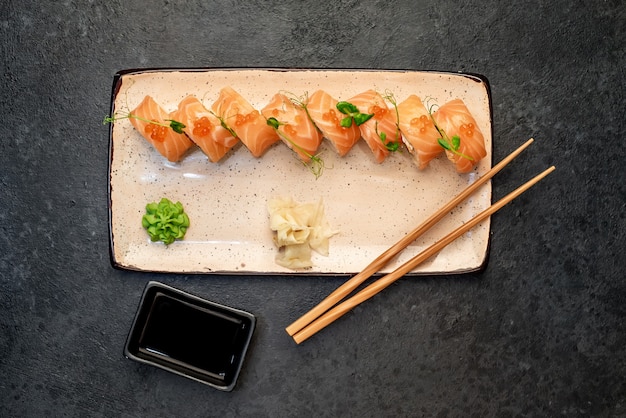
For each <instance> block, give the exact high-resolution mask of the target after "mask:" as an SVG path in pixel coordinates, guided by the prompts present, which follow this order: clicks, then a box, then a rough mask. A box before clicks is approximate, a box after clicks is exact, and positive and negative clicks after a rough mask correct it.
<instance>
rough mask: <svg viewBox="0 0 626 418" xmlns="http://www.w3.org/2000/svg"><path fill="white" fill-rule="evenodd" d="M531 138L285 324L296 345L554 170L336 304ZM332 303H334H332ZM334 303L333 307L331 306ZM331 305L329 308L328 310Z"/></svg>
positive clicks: (515, 191)
mask: <svg viewBox="0 0 626 418" xmlns="http://www.w3.org/2000/svg"><path fill="white" fill-rule="evenodd" d="M532 142H533V139H532V138H531V139H529V140H528V141H526V142H525V143H524V144H523V145H522V146H520V147H519V148H518V149H516V150H515V151H513V152H512V153H511V154H510V155H509V156H507V157H506V158H505V159H504V160H502V161H501V162H500V163H498V164H497V165H495V166H494V167H493V168H492V169H491V170H489V171H488V172H487V173H485V174H484V175H483V176H481V177H480V178H479V179H478V180H476V181H475V182H474V183H472V184H471V185H470V186H468V187H467V188H466V189H465V190H463V191H462V192H461V193H460V194H459V195H457V196H456V197H455V198H454V199H452V200H451V201H450V202H449V203H447V204H446V205H445V206H443V207H442V208H440V209H439V210H438V211H437V212H435V213H434V214H433V215H432V216H431V217H430V218H428V219H427V220H426V221H425V222H424V223H422V224H421V225H420V226H418V227H417V228H415V229H414V230H413V231H411V232H410V233H409V234H407V235H405V236H404V237H403V238H402V239H401V240H400V241H398V242H397V243H396V244H394V245H393V246H391V247H390V248H389V249H388V250H387V251H385V252H384V253H382V254H381V255H380V256H378V258H376V259H375V260H374V261H372V262H371V263H370V264H369V265H368V266H367V267H365V269H364V270H363V271H361V272H360V273H358V274H357V275H355V276H354V277H352V278H351V279H350V280H348V281H347V282H345V283H344V284H343V285H341V286H340V287H338V288H337V289H336V290H335V291H334V292H333V293H331V294H330V295H329V296H328V297H326V299H324V300H323V301H322V302H320V303H319V304H318V305H317V306H315V307H314V308H313V309H311V310H310V311H309V312H307V313H306V314H304V315H303V316H302V317H300V318H299V319H298V320H296V321H295V322H294V323H292V324H291V325H289V326H288V327H287V328H286V331H287V333H288V334H289V335H290V336H291V337H292V338H293V339H294V341H295V342H296V343H297V344H300V343H301V342H302V341H304V340H306V339H308V338H309V337H311V336H312V335H314V334H315V333H317V332H318V331H320V330H322V329H323V328H325V327H326V326H328V325H329V324H331V323H332V322H334V321H335V320H336V319H338V318H340V317H341V316H343V315H344V314H345V313H347V312H348V311H350V310H351V309H353V308H354V307H356V306H357V305H359V304H361V303H363V302H365V301H366V300H368V299H369V298H371V297H373V296H374V295H376V294H377V293H379V292H380V291H382V290H383V289H385V288H386V287H387V286H389V285H391V284H392V283H393V282H395V281H397V280H398V279H400V278H401V277H402V276H404V275H405V274H407V273H409V272H410V271H411V270H413V269H414V268H415V267H417V266H418V265H419V264H421V263H422V262H424V261H426V260H427V259H429V258H430V257H432V256H433V255H435V254H436V253H438V252H439V251H441V250H442V249H443V248H444V247H445V246H447V245H448V244H450V243H451V242H452V241H454V240H455V239H457V238H458V237H459V236H461V235H463V234H464V233H466V232H467V231H469V230H470V229H472V228H473V227H474V226H476V225H477V224H479V223H480V222H482V221H484V220H485V219H487V218H488V217H489V216H491V215H492V214H494V213H495V212H496V211H498V210H499V209H500V208H502V207H503V206H505V205H506V204H508V203H509V202H511V201H512V200H513V199H515V198H516V197H518V196H519V195H521V194H522V193H524V192H525V191H526V190H528V189H529V188H531V187H532V186H534V185H535V184H536V183H537V182H539V181H540V180H541V179H543V178H544V177H545V176H547V175H548V174H550V173H551V172H552V171H554V169H555V167H554V166H552V167H550V168H548V169H547V170H545V171H544V172H542V173H541V174H539V175H537V176H535V177H534V178H533V179H531V180H529V181H528V182H526V183H525V184H523V185H522V186H520V187H518V188H517V189H515V190H514V191H512V192H511V193H509V194H508V195H506V196H505V197H503V198H502V199H500V200H499V201H498V202H496V203H494V204H493V205H491V206H490V207H489V208H487V209H485V210H484V211H482V212H481V213H479V214H478V215H476V216H475V217H474V218H472V219H471V220H470V221H468V222H466V223H464V224H463V225H461V226H460V227H458V228H457V229H455V230H454V231H452V232H450V233H449V234H448V235H446V236H445V237H444V238H442V239H441V240H439V241H437V242H435V243H434V244H433V245H431V246H430V247H428V248H426V249H425V250H424V251H422V252H421V253H419V254H418V255H416V256H414V257H413V258H411V259H410V260H409V261H407V262H406V263H404V264H402V265H401V266H400V267H398V268H397V269H396V270H394V271H392V272H391V273H389V274H387V275H385V276H383V277H382V278H380V279H378V280H377V281H375V282H374V283H372V284H370V285H369V286H367V287H366V288H365V289H363V290H361V291H360V292H358V293H357V294H355V295H354V296H352V297H351V298H349V299H347V300H345V301H344V302H342V303H340V304H339V305H336V304H337V303H338V302H339V301H340V300H342V299H343V298H345V297H346V296H348V294H350V293H351V292H352V291H353V290H354V289H356V288H357V287H358V286H359V285H360V284H362V283H363V282H365V280H367V279H368V278H369V277H370V276H372V275H373V274H374V273H376V272H377V271H379V270H380V269H381V268H382V267H384V266H385V265H386V264H387V263H388V262H389V260H391V259H392V258H393V257H394V256H396V255H397V254H398V253H399V252H400V251H402V250H403V249H405V248H406V247H407V246H408V245H409V244H410V243H412V242H413V241H415V240H416V239H417V238H418V237H419V236H420V235H422V234H423V233H424V232H426V231H427V230H428V229H430V228H431V227H432V226H433V225H435V224H436V223H437V222H439V221H440V220H441V219H442V218H443V217H444V216H445V215H446V214H448V213H449V212H450V211H451V210H452V209H453V208H454V207H456V206H457V205H458V204H459V203H461V202H462V201H463V200H465V199H466V198H467V197H469V196H470V195H471V194H472V193H474V192H475V191H476V190H477V189H478V188H479V187H480V186H482V185H483V184H485V183H486V182H487V181H488V180H489V179H491V178H492V177H493V176H494V175H496V174H497V173H498V172H499V171H500V170H502V169H503V168H504V167H505V166H506V165H507V164H509V163H510V162H511V161H512V160H513V159H514V158H515V157H517V156H518V155H519V154H520V153H521V152H522V151H523V150H525V149H526V148H527V147H528V146H529V145H530V144H531V143H532ZM335 305H336V306H335ZM333 306H334V308H333ZM331 308H332V309H331Z"/></svg>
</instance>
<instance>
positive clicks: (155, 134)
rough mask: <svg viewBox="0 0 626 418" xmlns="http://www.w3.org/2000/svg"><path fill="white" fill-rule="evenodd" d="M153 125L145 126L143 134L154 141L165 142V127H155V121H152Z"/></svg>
mask: <svg viewBox="0 0 626 418" xmlns="http://www.w3.org/2000/svg"><path fill="white" fill-rule="evenodd" d="M152 122H153V123H148V124H146V127H145V132H146V134H147V135H149V136H150V138H152V139H153V140H154V141H157V142H163V141H165V136H166V135H167V129H168V128H167V127H165V126H161V125H157V123H159V122H158V121H157V120H154V119H153V120H152Z"/></svg>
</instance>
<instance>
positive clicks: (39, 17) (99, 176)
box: [0, 0, 626, 417]
mask: <svg viewBox="0 0 626 418" xmlns="http://www.w3.org/2000/svg"><path fill="white" fill-rule="evenodd" d="M625 29H626V6H625V4H624V2H623V1H621V0H598V1H590V0H589V1H566V0H553V1H532V0H522V1H515V2H500V1H494V0H483V1H480V2H471V1H467V0H440V1H423V0H420V1H397V2H393V1H373V0H361V1H339V0H338V1H333V2H326V1H315V2H300V1H295V0H288V1H258V0H256V1H250V0H249V1H226V0H221V1H213V2H209V1H200V0H190V1H186V2H183V1H174V0H172V1H167V0H161V1H156V0H149V1H122V0H109V1H105V2H95V1H91V0H66V1H59V2H56V1H54V2H53V1H49V0H46V1H33V0H19V1H17V0H8V1H6V0H5V1H4V2H2V5H0V48H1V49H0V58H1V62H2V64H1V65H2V70H1V73H0V88H1V90H0V91H1V94H0V120H1V123H0V201H1V209H0V221H1V222H0V228H1V229H0V231H1V233H0V415H2V416H6V417H17V416H37V417H40V416H81V417H84V416H107V417H116V416H152V417H158V416H163V417H165V416H167V417H170V416H221V417H226V416H242V417H263V416H355V417H357V416H358V417H380V416H454V417H468V416H477V417H485V416H504V417H506V416H529V417H530V416H533V417H535V416H568V417H572V416H602V417H608V416H626V383H625V377H624V376H626V352H625V344H626V335H625V332H626V324H625V322H624V320H625V318H626V304H625V302H624V299H625V296H626V282H625V281H624V271H625V267H626V263H625V262H624V253H625V251H626V245H625V230H626V220H625V212H626V208H625V203H626V194H625V189H624V180H625V179H626V176H625V175H624V171H623V170H624V157H625V156H626V153H625V151H624V138H623V136H624V132H625V131H626V111H625V105H624V90H625V81H626V80H625V77H624V72H625V69H624V68H625V66H626V59H625V45H626V33H625ZM247 66H255V67H325V68H381V69H396V68H400V69H416V70H446V71H468V72H476V73H480V74H484V75H485V76H486V77H487V78H488V79H489V80H490V83H491V88H492V92H493V124H494V134H495V146H494V161H499V160H500V159H502V158H503V157H504V156H505V155H507V154H508V153H509V152H510V151H512V150H513V149H514V148H516V147H517V146H518V145H519V144H521V143H522V142H523V141H525V140H526V139H527V138H529V137H534V138H535V139H536V142H535V144H533V145H532V146H531V148H530V149H529V150H527V151H526V152H525V153H524V154H522V156H520V157H519V158H518V159H517V160H516V161H515V162H514V163H513V164H512V165H511V166H510V167H509V168H507V169H505V170H504V171H503V172H502V173H501V174H499V175H498V176H497V177H496V178H495V179H494V181H493V184H494V199H496V198H499V197H501V196H503V195H504V194H506V193H507V192H508V191H509V190H512V189H513V188H514V187H516V186H517V185H519V184H521V183H522V182H523V181H525V180H526V179H528V178H530V177H531V176H532V175H534V174H536V173H538V172H540V171H541V170H543V169H544V168H546V167H548V166H549V165H552V164H554V165H556V167H557V171H555V172H554V173H553V174H552V175H550V176H549V177H548V178H547V179H546V180H544V181H543V182H542V183H540V185H538V186H536V187H535V188H533V189H532V190H530V191H529V192H527V193H526V194H524V195H523V196H522V197H520V198H519V199H518V200H516V201H515V202H513V203H512V204H511V205H509V206H507V207H506V208H504V209H503V210H501V211H500V212H498V213H497V214H496V215H494V216H493V219H492V221H493V222H492V227H493V228H492V230H493V233H492V246H491V254H490V260H489V264H488V266H487V268H486V270H485V271H484V272H481V273H477V274H469V275H463V276H445V277H422V278H410V279H406V280H401V281H400V282H398V283H396V284H395V285H393V286H391V287H390V288H389V289H387V290H385V291H384V292H383V293H381V294H379V295H377V296H376V297H375V298H374V299H373V300H371V301H369V302H368V303H367V304H366V305H363V306H361V307H358V308H356V309H355V310H354V311H353V312H351V313H350V314H348V315H347V316H346V317H344V318H342V319H341V320H339V321H337V322H336V323H334V324H333V325H332V326H331V327H329V328H327V329H326V330H324V331H323V332H321V333H320V334H318V335H316V336H315V337H314V338H312V339H311V340H309V341H307V342H306V343H305V344H302V345H300V346H297V345H296V344H294V343H293V341H292V340H291V339H290V338H289V337H288V336H287V334H286V333H285V332H284V330H283V328H284V327H285V326H286V325H287V324H289V323H290V322H291V321H292V320H294V319H295V318H297V317H298V316H299V315H300V314H302V313H304V312H305V311H306V309H307V308H308V307H310V306H312V305H313V304H314V303H315V302H317V301H319V300H320V299H322V298H323V296H325V295H327V294H328V293H330V292H331V291H332V290H333V289H335V288H336V287H337V286H338V285H339V284H340V283H342V282H343V280H342V279H340V278H333V277H321V278H310V277H304V278H303V277H249V278H248V277H220V276H186V275H158V274H147V273H133V272H125V271H118V270H114V269H113V268H112V267H111V265H110V262H109V254H108V225H107V156H108V136H107V135H108V128H107V127H106V126H103V125H102V119H103V116H104V115H106V114H107V113H108V110H109V100H110V90H111V83H112V78H113V75H114V74H115V73H116V72H117V71H118V70H121V69H125V68H137V67H247ZM149 280H159V281H162V282H165V283H168V284H171V285H173V286H175V287H178V288H181V289H183V290H186V291H189V292H192V293H195V294H197V295H199V296H203V297H206V298H209V299H211V300H214V301H216V302H220V303H224V304H228V305H232V306H236V307H240V308H243V309H246V310H249V311H251V312H253V313H255V314H256V315H257V317H258V320H259V322H258V328H257V331H256V334H255V337H254V341H253V345H252V348H251V351H250V352H249V355H248V357H247V361H246V364H245V366H244V369H243V372H242V374H241V376H240V379H239V383H238V386H237V388H236V389H235V391H234V392H232V393H222V392H218V391H215V390H213V389H211V388H209V387H206V386H204V385H201V384H198V383H196V382H193V381H190V380H187V379H184V378H181V377H178V376H174V375H172V374H169V373H167V372H164V371H161V370H158V369H155V368H152V367H149V366H144V365H140V364H138V363H134V362H132V361H129V360H127V359H125V358H124V357H123V355H122V347H123V344H124V341H125V338H126V335H127V332H128V330H129V326H130V323H131V320H132V317H133V315H134V312H135V309H136V307H137V303H138V301H139V297H140V295H141V292H142V290H143V288H144V285H145V284H146V282H147V281H149Z"/></svg>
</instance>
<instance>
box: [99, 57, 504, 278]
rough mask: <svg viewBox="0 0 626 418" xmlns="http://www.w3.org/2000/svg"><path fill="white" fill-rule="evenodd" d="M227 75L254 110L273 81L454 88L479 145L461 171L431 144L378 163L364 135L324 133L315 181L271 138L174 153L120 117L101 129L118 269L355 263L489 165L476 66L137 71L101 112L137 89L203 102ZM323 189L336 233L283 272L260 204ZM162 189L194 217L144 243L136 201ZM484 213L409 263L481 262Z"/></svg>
mask: <svg viewBox="0 0 626 418" xmlns="http://www.w3.org/2000/svg"><path fill="white" fill-rule="evenodd" d="M226 86H230V87H232V88H234V89H235V90H237V91H238V92H239V93H241V94H242V95H243V96H244V97H245V98H246V99H247V100H248V101H250V103H251V104H252V105H253V106H254V107H255V108H256V109H261V108H262V107H263V106H265V105H266V104H267V103H268V102H269V100H270V99H271V97H272V96H273V95H274V94H275V93H278V92H289V93H291V94H293V95H296V96H302V95H304V94H307V93H308V94H312V93H313V92H314V91H316V90H318V89H322V90H325V91H327V92H328V93H329V94H331V95H332V96H333V97H335V98H336V99H338V100H346V99H348V98H349V97H352V96H353V95H356V94H358V93H360V92H362V91H364V90H367V89H375V90H377V91H379V92H383V93H384V92H387V93H392V94H393V95H394V97H395V99H396V101H397V102H398V103H400V102H401V101H403V100H404V99H405V98H407V97H408V96H409V95H410V94H415V95H417V96H418V97H420V98H421V99H422V100H423V101H428V103H430V104H437V105H443V104H444V103H445V102H447V101H449V100H452V99H455V98H459V99H462V100H463V101H464V102H465V103H466V105H467V107H468V108H469V110H470V112H472V115H473V116H474V118H475V120H476V122H477V124H478V127H479V128H480V130H481V131H482V133H483V135H484V137H485V145H486V149H487V156H486V157H485V158H483V159H482V160H481V161H480V162H479V164H478V165H477V167H476V168H475V169H474V171H472V172H471V173H467V174H458V173H457V172H456V171H455V169H454V167H453V165H452V164H451V163H450V162H449V161H448V160H447V159H446V158H445V156H444V155H443V154H442V155H441V156H440V157H438V158H437V159H435V160H433V161H432V162H431V163H430V165H429V167H428V168H427V169H425V170H421V171H420V170H418V168H417V166H416V165H415V163H414V162H413V160H412V157H411V156H410V155H409V154H408V152H406V150H404V151H403V152H398V153H392V154H391V155H390V156H389V157H388V158H387V159H386V160H385V161H384V162H383V163H382V164H377V163H376V162H375V161H374V159H373V156H372V154H371V151H370V150H369V148H368V147H367V145H366V144H365V142H364V141H363V140H361V141H359V142H358V143H357V144H356V146H355V147H354V148H353V149H352V150H351V151H350V152H349V153H348V154H347V155H346V156H344V157H339V156H337V154H336V153H335V152H334V151H333V150H332V148H331V147H330V145H329V144H327V143H326V140H324V142H323V143H322V146H321V147H320V151H321V157H322V158H323V160H324V165H325V167H326V168H325V170H324V172H323V174H322V176H321V177H320V178H318V179H316V178H315V176H314V175H313V174H311V172H310V171H308V169H307V168H306V167H304V166H303V165H302V164H301V163H300V162H299V160H298V159H297V158H295V157H294V155H295V154H294V153H293V151H291V150H289V149H288V148H287V147H286V146H285V145H284V144H282V143H280V142H279V143H277V144H276V145H275V146H273V147H272V148H270V149H269V151H268V152H267V153H266V154H265V155H263V156H262V157H260V158H254V157H253V156H252V155H251V154H250V152H249V151H248V150H247V149H246V148H245V147H244V146H243V145H242V144H239V145H238V146H236V147H235V148H233V149H232V150H231V151H230V152H229V154H227V155H226V156H225V157H224V158H223V159H222V160H221V161H220V162H218V163H212V162H211V161H210V160H209V159H208V158H207V157H206V156H205V155H204V154H203V153H202V151H201V150H200V149H199V148H197V149H194V150H192V151H191V152H189V153H188V154H187V155H186V156H185V157H184V158H183V159H182V160H181V161H180V162H178V163H171V162H168V161H167V160H166V159H165V158H164V157H162V156H161V155H160V154H159V153H158V152H157V151H156V150H155V149H154V148H153V147H152V146H151V145H150V144H149V143H148V142H147V141H146V140H145V139H143V138H142V137H141V135H140V134H139V133H138V132H137V131H136V130H135V129H134V128H133V127H132V125H131V124H130V122H129V121H128V120H120V121H118V122H115V123H113V124H111V127H110V139H109V140H110V155H109V205H110V207H109V226H110V252H111V254H110V255H111V262H112V265H113V266H114V267H116V268H120V269H127V270H138V271H151V272H171V273H190V274H207V273H219V274H294V273H297V274H304V275H326V274H340V275H341V274H354V273H357V272H359V271H361V270H362V269H363V268H364V267H365V266H367V265H368V264H369V263H370V262H371V261H372V260H373V259H375V258H376V257H377V256H378V255H380V254H381V253H382V252H383V251H385V250H386V249H387V248H388V247H390V246H391V245H392V244H394V243H395V242H396V241H397V240H399V239H400V238H401V237H402V236H404V235H405V234H406V233H408V232H409V231H411V230H412V229H414V228H415V227H416V226H417V225H419V224H420V223H421V222H422V221H424V220H425V219H427V218H428V217H429V216H430V215H431V214H432V213H434V212H435V211H436V210H437V209H438V208H440V207H441V206H443V205H444V204H445V203H446V202H448V201H449V200H450V199H452V198H453V197H454V196H455V195H457V194H458V193H459V192H460V191H461V190H463V189H464V188H465V187H466V186H467V185H469V184H471V183H472V182H473V181H475V180H476V179H477V177H478V176H480V175H482V174H483V173H485V172H487V171H488V170H489V169H490V168H491V164H492V118H491V93H490V88H489V83H488V81H487V79H486V78H485V77H484V76H481V75H476V74H462V73H447V72H430V71H426V72H425V71H409V70H406V71H405V70H321V69H280V68H276V69H274V68H270V69H139V70H124V71H120V72H118V73H117V74H116V75H115V77H114V83H113V93H112V100H111V114H114V113H116V112H117V113H121V114H124V113H127V112H129V111H130V110H131V109H134V108H135V107H136V106H137V105H138V104H139V102H140V101H141V100H142V99H143V98H144V97H145V96H146V95H150V96H152V97H153V98H154V99H155V100H156V101H157V103H159V104H160V105H161V106H162V107H163V108H164V109H165V110H167V111H173V110H175V109H176V108H177V106H178V103H179V102H180V101H181V100H182V99H183V98H184V97H186V96H187V95H190V94H191V95H195V96H196V97H198V98H199V99H200V100H202V101H203V103H204V104H205V106H206V107H207V108H210V107H211V105H212V104H213V102H214V101H215V100H216V99H217V96H218V92H219V90H220V89H221V88H223V87H226ZM491 192H492V189H491V182H490V181H489V182H487V183H486V184H485V185H484V186H482V187H481V188H480V189H479V190H478V191H477V192H476V193H475V194H474V195H473V196H472V197H470V198H469V199H468V200H467V201H466V202H465V203H462V204H461V205H459V206H458V207H457V208H456V209H455V210H454V211H452V213H451V214H450V215H448V216H447V217H446V218H444V219H443V220H442V221H440V222H439V224H438V225H436V226H435V227H433V228H432V229H431V230H430V231H429V232H427V233H426V234H424V235H423V236H422V237H420V238H418V239H417V240H416V241H415V242H414V243H413V244H412V245H410V246H409V247H408V248H407V249H406V250H404V251H403V252H402V253H401V254H400V255H399V256H397V257H396V258H395V259H394V260H392V261H391V262H390V263H389V264H388V265H387V266H386V267H385V269H384V270H382V271H381V272H383V273H384V272H389V271H392V270H393V269H395V268H396V267H398V266H399V265H401V264H402V263H404V262H405V261H407V260H408V259H409V258H411V257H413V256H414V255H416V254H418V253H419V252H421V251H422V250H424V249H425V248H426V247H428V246H429V245H431V244H432V243H433V242H435V241H436V240H437V239H439V238H441V237H442V236H444V235H445V234H447V233H448V232H450V231H451V230H453V229H455V228H456V227H458V226H459V225H461V224H462V223H464V222H466V221H467V220H469V219H470V218H471V217H472V216H474V215H475V214H477V213H479V212H480V211H482V210H483V209H485V208H486V207H488V206H489V205H490V204H491ZM277 196H285V197H292V198H294V199H295V200H296V201H299V202H302V203H305V202H317V201H319V200H320V199H322V200H323V203H324V207H325V212H326V217H327V219H328V220H329V222H330V224H331V226H332V227H333V228H334V229H337V230H339V231H340V232H339V234H337V235H335V236H334V237H333V238H331V242H330V254H329V255H328V256H321V255H319V254H316V253H314V254H313V264H314V266H313V267H312V268H310V269H307V270H301V271H293V270H289V269H286V268H283V267H281V266H279V265H277V264H276V263H275V261H274V258H275V255H276V253H277V248H276V247H275V245H274V243H273V240H272V232H271V231H270V229H269V217H268V212H267V206H266V205H267V202H268V200H269V199H270V198H272V197H277ZM162 197H167V198H169V199H170V200H172V201H180V202H181V203H183V205H184V207H185V211H186V212H187V213H188V214H189V217H190V219H191V226H190V228H189V229H188V231H187V234H186V236H185V238H184V240H181V241H177V242H175V243H173V244H171V245H169V246H166V245H164V244H161V243H153V242H151V241H150V239H149V237H148V235H147V234H146V232H145V231H144V230H143V228H142V227H141V217H142V215H143V214H144V213H145V205H146V204H147V203H149V202H154V201H158V200H160V199H161V198H162ZM489 236H490V221H489V220H486V221H484V222H483V223H481V224H480V225H478V226H477V227H475V228H474V229H472V230H471V231H470V232H468V233H467V234H465V235H464V236H462V237H460V238H459V239H457V240H456V241H455V242H453V243H452V244H450V245H449V246H448V247H446V248H444V249H443V250H442V251H441V252H440V253H439V254H437V255H436V256H433V257H432V258H431V259H429V260H428V261H426V262H425V263H423V264H422V265H420V266H418V267H417V268H416V269H415V270H414V271H413V272H411V273H410V274H411V275H422V274H431V275H433V274H459V273H467V272H472V271H477V270H481V269H482V268H484V266H485V264H486V261H487V256H488V249H489Z"/></svg>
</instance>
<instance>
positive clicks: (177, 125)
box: [102, 112, 185, 134]
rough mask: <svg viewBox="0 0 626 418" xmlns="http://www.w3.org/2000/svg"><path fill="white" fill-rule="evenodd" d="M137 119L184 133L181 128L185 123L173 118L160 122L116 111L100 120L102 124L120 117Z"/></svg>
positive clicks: (183, 127) (115, 120)
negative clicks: (120, 113)
mask: <svg viewBox="0 0 626 418" xmlns="http://www.w3.org/2000/svg"><path fill="white" fill-rule="evenodd" d="M131 118H133V119H138V120H140V121H143V122H146V123H151V124H153V125H158V126H165V127H166V128H172V129H173V130H174V132H176V133H177V134H182V133H184V131H183V129H185V124H184V123H182V122H178V121H176V120H173V119H165V121H166V122H169V123H167V124H166V123H161V122H157V121H155V120H149V119H146V118H142V117H141V116H137V115H133V114H132V113H130V112H128V113H127V114H125V115H119V116H118V115H117V114H116V113H114V114H113V116H105V117H104V120H103V121H102V124H103V125H106V124H107V123H113V122H117V121H118V120H120V119H131Z"/></svg>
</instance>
